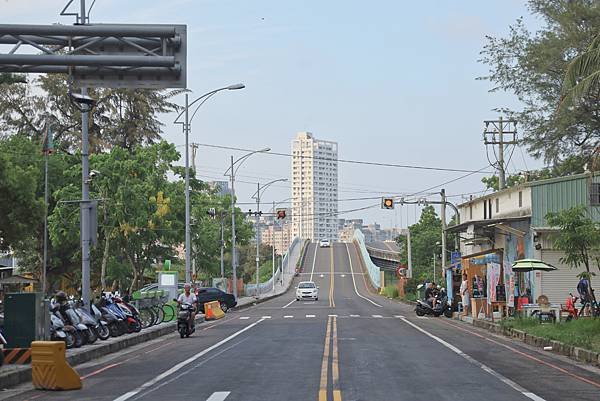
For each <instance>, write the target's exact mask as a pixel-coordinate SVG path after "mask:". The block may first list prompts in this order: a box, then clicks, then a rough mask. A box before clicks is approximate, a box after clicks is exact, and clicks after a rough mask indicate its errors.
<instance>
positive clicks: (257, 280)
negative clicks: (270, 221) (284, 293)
mask: <svg viewBox="0 0 600 401" xmlns="http://www.w3.org/2000/svg"><path fill="white" fill-rule="evenodd" d="M255 216H256V227H254V229H255V230H256V298H258V296H259V292H258V286H259V285H260V275H259V273H260V227H259V225H260V182H257V183H256V213H255Z"/></svg>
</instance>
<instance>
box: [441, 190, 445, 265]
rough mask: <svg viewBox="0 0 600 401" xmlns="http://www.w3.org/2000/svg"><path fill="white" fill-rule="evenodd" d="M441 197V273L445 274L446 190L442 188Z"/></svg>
mask: <svg viewBox="0 0 600 401" xmlns="http://www.w3.org/2000/svg"><path fill="white" fill-rule="evenodd" d="M440 195H441V196H442V203H441V207H440V209H441V211H440V214H441V216H440V217H441V218H442V273H445V272H446V190H445V189H444V188H442V189H441V190H440Z"/></svg>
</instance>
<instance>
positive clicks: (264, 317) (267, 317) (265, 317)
mask: <svg viewBox="0 0 600 401" xmlns="http://www.w3.org/2000/svg"><path fill="white" fill-rule="evenodd" d="M270 318H271V316H262V317H261V319H270Z"/></svg>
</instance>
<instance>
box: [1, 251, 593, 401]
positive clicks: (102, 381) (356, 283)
mask: <svg viewBox="0 0 600 401" xmlns="http://www.w3.org/2000/svg"><path fill="white" fill-rule="evenodd" d="M307 252H308V253H307V257H306V260H305V263H304V266H303V273H302V274H301V275H300V277H298V278H297V279H296V281H299V280H310V279H312V280H313V281H315V282H316V283H317V285H318V286H319V288H320V295H319V300H318V301H316V302H304V301H296V300H295V296H294V288H293V287H294V286H292V289H291V290H290V292H289V293H287V294H284V295H283V296H281V297H278V298H276V299H273V300H271V301H268V302H264V303H262V304H259V305H257V306H254V307H251V308H247V309H242V310H240V311H231V312H230V313H228V314H227V315H226V317H225V318H224V319H221V320H219V321H216V322H212V323H204V324H202V325H201V326H199V327H198V330H197V331H196V333H195V334H194V335H193V336H192V337H191V338H189V339H179V338H178V336H176V335H175V334H173V335H169V336H165V337H162V338H160V339H157V340H155V341H152V342H149V343H146V344H143V345H140V346H137V347H133V348H130V349H128V350H126V351H124V352H122V353H119V354H114V355H110V356H107V357H105V358H102V359H100V360H97V361H94V362H93V363H87V364H85V365H81V366H78V367H77V370H78V372H79V374H80V375H81V376H82V377H83V378H84V380H83V383H84V384H83V389H82V390H79V391H68V392H41V391H35V390H31V389H30V387H31V386H29V388H28V387H27V386H22V387H20V388H17V389H14V390H9V391H8V392H5V394H4V397H3V398H6V397H7V396H9V397H8V398H6V399H10V400H19V401H23V400H39V401H41V400H107V401H108V400H110V401H112V400H116V401H125V400H161V401H162V400H198V401H205V400H208V401H224V400H226V401H269V400H273V401H281V400H283V401H296V400H298V401H301V400H302V401H304V400H318V401H326V400H329V401H332V400H333V401H338V400H345V401H350V400H356V401H358V400H361V401H393V400H407V401H420V400H426V401H431V400H436V401H438V400H449V401H480V400H486V401H519V400H537V401H541V400H547V401H550V400H578V401H583V400H594V401H598V400H600V371H599V370H597V369H594V368H590V367H585V366H582V365H577V364H575V363H574V362H572V361H569V360H567V359H565V358H562V357H559V356H555V355H552V354H548V353H545V352H544V351H540V350H537V349H533V348H531V347H529V346H526V345H523V344H521V343H518V342H515V341H513V340H508V339H504V338H502V337H497V336H494V335H492V334H489V333H488V332H486V331H481V330H478V329H475V328H473V327H472V326H469V325H466V324H463V323H460V322H457V321H454V320H450V319H446V318H443V317H441V318H417V317H416V316H415V314H414V312H413V310H412V308H411V307H409V306H406V305H403V304H399V303H396V302H393V301H390V300H387V299H385V298H382V297H380V296H377V295H374V294H372V293H370V292H369V290H368V288H367V285H366V281H365V277H364V275H363V272H362V268H361V264H360V261H359V258H358V254H357V252H356V250H355V248H354V247H353V245H346V244H334V246H333V247H332V248H318V247H317V246H316V245H315V244H312V245H310V247H309V248H308V250H307Z"/></svg>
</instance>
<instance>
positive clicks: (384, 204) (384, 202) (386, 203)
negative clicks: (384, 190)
mask: <svg viewBox="0 0 600 401" xmlns="http://www.w3.org/2000/svg"><path fill="white" fill-rule="evenodd" d="M381 208H382V209H393V208H394V199H393V198H381Z"/></svg>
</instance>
